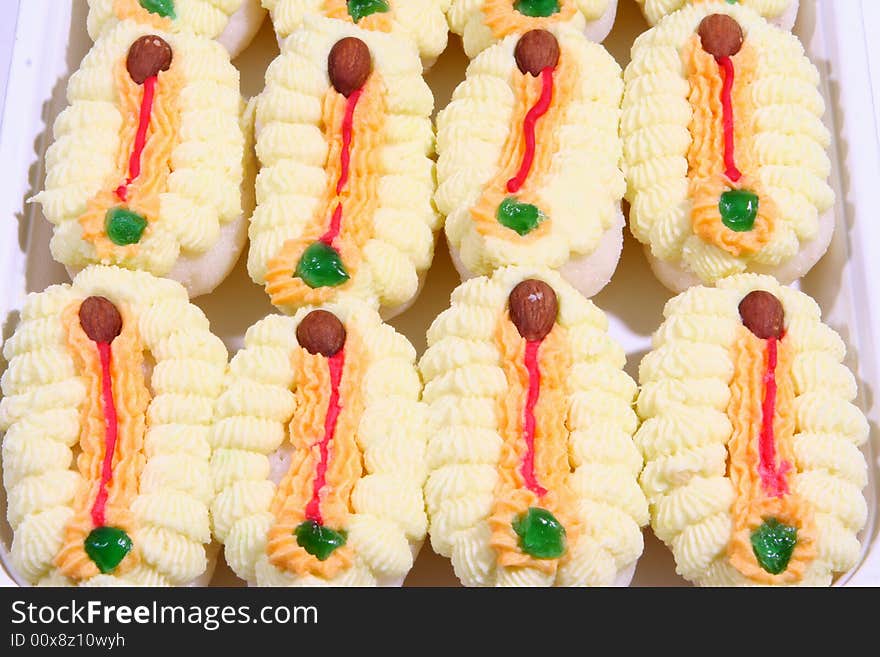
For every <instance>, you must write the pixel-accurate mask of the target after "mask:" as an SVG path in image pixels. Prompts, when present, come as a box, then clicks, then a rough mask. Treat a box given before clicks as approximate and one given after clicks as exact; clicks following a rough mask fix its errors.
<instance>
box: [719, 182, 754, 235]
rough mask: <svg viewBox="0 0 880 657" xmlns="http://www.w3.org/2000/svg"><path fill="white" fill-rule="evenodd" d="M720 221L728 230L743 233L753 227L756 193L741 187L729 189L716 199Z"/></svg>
mask: <svg viewBox="0 0 880 657" xmlns="http://www.w3.org/2000/svg"><path fill="white" fill-rule="evenodd" d="M718 211H719V212H720V213H721V222H722V223H723V224H724V225H725V226H727V227H728V228H729V229H730V230H732V231H735V232H737V233H745V232H748V231H750V230H752V228H754V227H755V218H756V217H757V216H758V195H757V194H755V193H754V192H748V191H746V190H743V189H731V190H728V191H726V192H724V193H723V194H722V195H721V199H720V200H719V201H718Z"/></svg>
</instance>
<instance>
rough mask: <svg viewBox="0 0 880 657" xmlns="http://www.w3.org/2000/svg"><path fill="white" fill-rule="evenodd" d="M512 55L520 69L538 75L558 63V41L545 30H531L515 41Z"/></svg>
mask: <svg viewBox="0 0 880 657" xmlns="http://www.w3.org/2000/svg"><path fill="white" fill-rule="evenodd" d="M513 56H514V58H515V59H516V65H517V66H518V67H519V70H520V71H522V72H523V73H531V74H532V75H534V76H535V77H538V76H539V75H541V71H543V70H544V69H545V68H555V67H556V65H557V64H558V63H559V42H558V41H557V40H556V37H555V36H553V35H552V34H551V33H550V32H548V31H547V30H531V31H529V32H526V33H525V34H523V35H522V37H521V38H520V40H519V41H518V42H517V44H516V48H515V49H514V51H513Z"/></svg>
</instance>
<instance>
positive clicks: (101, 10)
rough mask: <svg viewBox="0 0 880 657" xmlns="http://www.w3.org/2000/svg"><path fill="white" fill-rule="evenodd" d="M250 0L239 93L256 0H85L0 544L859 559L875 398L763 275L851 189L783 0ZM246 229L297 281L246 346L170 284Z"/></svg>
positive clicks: (124, 576)
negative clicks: (611, 297) (839, 184)
mask: <svg viewBox="0 0 880 657" xmlns="http://www.w3.org/2000/svg"><path fill="white" fill-rule="evenodd" d="M263 5H264V8H265V9H267V10H268V11H269V14H270V16H271V19H272V21H273V26H274V27H275V30H276V33H277V34H278V37H279V40H280V41H281V54H280V55H279V56H278V58H277V59H276V60H275V61H274V62H272V64H271V65H270V66H269V68H268V70H267V72H266V85H265V89H264V91H263V92H262V93H261V94H260V96H259V97H258V98H256V99H253V100H252V101H251V102H249V103H245V102H244V101H243V100H242V98H241V96H240V92H239V77H238V72H237V70H236V69H235V68H234V67H233V66H232V64H231V63H230V60H229V56H230V51H231V52H233V53H234V52H236V51H237V50H239V49H240V48H241V47H243V46H244V45H245V44H246V42H247V40H248V39H249V38H250V37H251V36H252V35H253V33H254V32H255V31H256V29H257V28H258V27H259V22H260V20H261V19H262V10H261V9H260V7H258V6H257V4H256V2H254V1H253V0H244V1H242V0H112V1H111V0H90V13H89V32H90V34H91V35H92V36H93V37H94V38H95V39H96V43H95V45H94V47H93V48H92V50H91V51H90V52H89V54H88V55H87V56H86V58H85V59H84V61H83V63H82V65H81V67H80V69H79V70H78V71H77V72H76V73H75V74H74V75H73V76H72V77H71V80H70V83H69V86H68V99H69V102H70V105H69V107H68V108H67V109H65V110H64V112H62V114H61V115H59V117H58V119H57V121H56V123H55V126H54V135H55V141H54V143H53V144H52V146H51V147H50V148H49V150H48V152H47V156H46V160H47V176H46V185H45V189H44V191H42V192H41V193H40V194H38V195H37V197H36V200H37V201H38V202H40V203H41V204H42V206H43V209H44V213H45V214H46V217H47V218H48V219H49V220H50V221H51V222H52V223H53V224H54V225H55V231H54V236H53V238H52V243H51V249H52V254H53V256H54V257H55V258H57V259H58V260H59V261H60V262H62V263H63V264H65V265H66V266H67V268H68V270H69V271H70V273H71V275H72V277H73V282H72V284H70V285H59V286H53V287H51V288H49V289H48V290H46V291H45V292H43V293H41V294H36V295H31V296H30V297H29V298H28V300H27V303H26V305H25V308H24V309H23V311H22V322H21V324H20V326H19V327H18V329H17V330H16V333H15V335H14V336H13V337H12V338H11V339H10V340H8V341H7V342H6V343H5V345H4V356H5V358H6V359H7V360H8V361H9V367H8V368H7V370H6V372H5V373H4V375H3V378H2V391H3V399H2V401H0V428H2V429H3V430H4V431H5V437H4V440H3V463H4V469H3V475H4V486H5V487H6V490H7V494H8V518H9V522H10V525H11V526H12V528H13V530H14V539H13V544H12V549H11V554H12V562H13V567H14V570H15V573H16V575H17V576H18V577H20V578H21V579H22V580H23V581H27V582H30V583H36V584H47V585H53V584H79V585H111V584H129V585H130V584H139V585H202V584H205V583H206V582H207V581H208V580H209V579H210V577H211V573H212V571H213V566H214V562H215V560H216V557H217V552H218V550H219V548H220V546H221V545H222V546H223V550H224V557H225V559H226V561H227V563H228V564H229V565H230V566H231V568H232V569H233V570H234V572H235V573H236V574H237V575H238V576H239V577H241V578H242V579H244V580H245V581H247V582H248V583H249V584H252V585H260V586H276V585H325V584H330V585H381V586H389V585H390V586H394V585H400V584H401V583H402V582H403V579H404V578H405V577H406V574H407V573H408V571H409V569H410V568H411V567H412V564H413V561H414V559H415V557H416V555H417V554H418V551H419V549H420V548H421V545H422V543H423V541H424V539H425V538H426V536H430V541H431V546H432V548H433V549H434V550H435V551H436V552H437V553H439V554H441V555H444V556H446V557H449V558H450V559H451V561H452V565H453V567H454V569H455V572H456V575H457V576H458V577H459V579H460V580H461V581H462V582H463V583H464V584H466V585H476V586H488V585H498V586H510V585H514V586H525V585H531V586H549V585H560V586H582V585H613V584H617V585H626V584H628V583H629V580H630V579H631V578H632V575H633V572H634V569H635V566H636V563H637V560H638V558H639V556H640V555H641V553H642V550H643V543H642V529H641V528H642V527H643V526H645V525H647V524H648V523H650V524H651V526H652V528H653V530H654V532H655V533H656V534H657V536H658V537H659V538H661V539H662V540H663V541H664V542H665V543H666V544H667V545H669V547H670V549H671V550H672V551H673V554H674V556H675V559H676V565H677V571H678V572H679V573H680V574H681V575H682V576H684V577H686V578H687V579H689V580H691V581H693V582H696V583H699V584H705V585H732V584H770V585H777V584H806V585H827V584H829V583H831V581H832V579H833V577H834V575H835V573H840V572H842V571H845V570H847V569H848V568H850V567H851V566H852V565H854V564H855V563H856V562H857V560H858V557H859V552H860V544H859V539H858V536H857V535H858V533H859V531H860V530H861V528H862V527H863V526H864V524H865V522H866V515H867V511H866V505H865V500H864V497H863V496H862V493H861V489H862V488H863V487H864V486H865V485H866V482H867V464H866V462H865V458H864V455H863V454H862V452H861V451H859V446H860V445H861V444H862V443H864V442H865V440H866V438H867V431H868V429H867V421H866V419H865V417H864V415H863V414H862V412H861V411H860V410H859V409H858V408H857V407H856V406H855V405H854V404H853V403H852V402H853V400H854V399H855V397H856V392H857V391H856V384H855V379H854V377H853V375H852V374H851V372H850V371H849V370H848V369H847V368H846V367H845V366H844V365H843V364H842V362H843V358H844V355H845V354H844V352H845V349H844V347H843V343H842V341H841V340H840V338H839V337H838V336H837V335H836V334H835V333H834V332H833V331H832V330H831V329H829V328H828V327H826V326H825V325H823V324H822V323H821V319H820V314H819V309H818V307H817V306H816V304H815V302H813V301H812V300H811V299H809V297H807V296H806V295H804V294H802V293H800V292H796V291H795V290H793V289H790V288H787V287H785V286H784V284H787V283H789V282H792V281H794V280H796V279H797V278H799V277H800V276H802V275H803V274H804V273H806V272H807V271H808V270H809V269H810V268H811V267H812V265H813V264H814V263H815V262H816V261H817V260H818V259H819V258H820V257H821V256H822V254H823V253H824V251H825V250H826V249H827V247H828V243H829V241H830V238H831V232H832V229H833V224H834V220H833V216H832V215H831V214H830V208H831V206H832V204H833V201H834V198H833V193H832V192H831V189H830V187H829V186H828V184H827V179H828V177H829V174H830V161H829V159H828V156H827V154H826V149H827V148H828V146H829V143H830V136H829V134H828V131H827V130H826V129H825V127H824V125H823V124H822V120H821V117H822V114H823V111H824V106H823V101H822V96H821V94H820V93H819V91H818V84H819V75H818V72H817V70H816V69H815V67H814V66H813V65H812V64H811V63H810V62H809V60H808V59H807V58H806V56H805V55H804V51H803V47H802V46H801V44H800V43H799V42H798V40H797V39H796V38H795V37H794V36H792V35H791V34H790V33H788V32H786V31H784V30H783V29H780V28H779V27H776V26H773V25H771V24H770V23H769V22H768V21H767V20H766V19H773V20H774V21H776V22H777V23H778V24H781V25H784V26H787V27H790V24H791V22H792V21H793V16H794V12H796V8H797V2H790V1H789V2H782V1H779V0H760V1H759V0H752V1H751V2H742V3H731V2H721V1H720V0H715V1H709V2H693V3H687V2H682V1H681V0H677V1H672V2H667V1H663V2H661V1H659V0H658V1H654V0H645V2H644V3H643V5H644V7H643V8H644V10H645V13H646V16H647V17H648V19H649V21H651V22H652V23H653V22H657V25H656V27H653V28H652V29H650V30H649V31H647V32H646V33H645V34H643V35H642V36H640V37H639V38H638V39H637V40H636V42H635V44H634V46H633V51H632V61H631V63H630V64H629V65H628V67H627V68H626V70H625V71H622V70H621V68H620V67H619V66H618V64H617V63H616V62H615V61H614V59H613V58H612V57H611V56H610V55H609V54H608V52H607V51H606V50H605V49H604V48H603V47H602V46H601V45H600V44H599V43H598V42H599V41H601V39H603V38H604V36H605V35H607V33H608V30H610V27H611V24H612V23H613V19H614V15H615V11H616V2H615V0H517V1H516V2H500V1H496V0H418V1H416V0H409V1H407V2H403V1H402V0H349V1H348V2H343V1H342V0H264V1H263ZM762 15H763V17H762ZM450 27H451V29H452V30H453V31H454V32H456V33H458V34H460V35H461V36H462V39H463V43H464V47H465V51H466V52H467V54H468V55H469V56H470V57H472V61H471V62H470V65H469V66H468V69H467V72H466V76H465V80H464V81H463V82H462V83H461V84H460V85H459V87H458V88H457V89H456V90H455V92H454V94H453V98H452V100H451V102H450V104H449V105H448V106H447V107H446V108H445V109H443V110H442V111H440V112H439V114H438V116H437V122H436V132H435V128H434V125H433V124H432V121H431V114H432V112H433V109H434V107H433V106H434V100H433V95H432V92H431V90H430V88H429V87H428V85H427V84H426V83H425V80H424V78H423V77H422V76H423V72H424V70H425V69H426V68H427V67H428V66H430V65H431V64H432V63H433V61H434V60H435V59H436V58H437V56H438V55H439V54H440V53H441V52H442V51H443V49H444V48H445V46H446V39H447V32H448V29H449V28H450ZM224 46H225V47H224ZM254 155H255V156H256V157H254ZM623 199H626V200H627V201H628V202H629V206H630V207H629V211H628V216H629V225H630V230H631V231H632V233H633V235H634V236H635V237H636V238H637V239H638V240H640V241H641V242H643V243H644V244H645V249H646V253H647V256H648V259H649V260H650V262H651V265H652V268H653V269H654V271H655V273H656V274H657V276H658V278H659V279H660V280H661V281H662V282H663V283H664V284H666V285H667V286H668V287H669V288H671V289H673V290H675V291H676V292H682V291H683V293H682V294H680V295H679V296H677V297H675V298H674V299H672V300H671V301H670V302H669V303H668V304H667V307H666V310H665V313H664V317H665V321H664V322H663V324H662V325H661V326H660V328H659V329H658V331H657V332H656V334H655V336H654V344H653V350H652V351H651V352H650V353H649V354H647V355H646V356H645V357H644V358H643V360H642V362H641V365H640V368H639V382H638V385H637V384H636V382H635V381H633V380H632V379H631V378H630V377H629V376H628V375H627V374H626V373H625V372H624V369H623V368H624V365H625V361H626V357H625V354H624V352H623V350H622V348H621V347H620V346H619V345H618V344H617V343H616V342H615V341H614V340H613V339H612V338H611V337H610V336H609V334H608V322H607V319H606V318H605V316H604V314H603V313H602V311H600V310H599V309H598V308H597V307H596V306H595V305H594V304H592V302H590V301H589V300H588V298H589V297H591V296H593V295H594V294H595V293H596V292H598V291H599V290H600V289H602V288H603V287H604V286H605V285H606V284H607V283H608V282H609V280H610V279H611V277H612V275H613V272H614V270H615V268H616V266H617V261H618V259H619V257H620V252H621V246H622V236H623V233H622V231H623V226H624V223H625V217H624V212H623V208H622V207H621V204H622V200H623ZM441 228H443V229H444V230H445V232H446V237H447V243H448V245H449V248H450V252H451V255H452V258H453V261H454V263H455V266H456V268H457V269H458V271H459V273H460V275H461V278H462V281H464V282H463V283H462V284H461V286H460V287H459V288H457V289H456V290H455V292H454V293H453V295H452V299H451V306H450V308H449V309H448V310H446V311H444V312H443V313H441V314H440V315H439V316H438V317H437V318H436V319H435V320H434V322H433V323H432V325H431V327H430V329H429V331H428V335H427V339H428V349H427V351H426V352H425V353H424V354H423V355H422V357H421V358H420V359H417V357H416V353H415V350H414V349H413V347H412V345H411V344H410V343H409V342H408V341H407V340H406V339H405V338H404V337H403V336H401V335H399V334H397V333H396V332H395V331H394V330H393V329H392V328H391V327H390V326H388V325H387V324H384V323H383V319H387V318H388V317H391V316H393V315H395V314H397V313H400V312H402V311H403V310H405V309H406V308H407V307H408V306H409V304H411V303H412V302H413V300H414V299H415V298H416V296H417V295H418V293H419V291H420V290H421V288H422V285H423V282H424V277H425V274H426V272H427V270H428V268H429V267H430V264H431V261H432V258H433V252H434V243H435V238H436V233H437V232H438V231H439V230H440V229H441ZM248 238H249V239H248ZM246 243H248V244H249V250H248V255H247V266H248V267H247V268H248V273H249V275H250V276H251V278H252V279H253V280H254V282H255V283H257V284H259V285H261V286H263V287H264V288H265V291H266V293H267V294H268V296H269V298H270V300H271V302H272V303H273V305H274V306H275V307H276V308H277V309H278V310H280V311H281V313H282V314H279V315H270V316H268V317H266V318H265V319H263V320H261V321H259V322H257V323H256V324H255V325H254V326H252V327H251V328H250V329H249V330H248V332H247V335H246V336H245V346H244V348H243V349H242V350H240V351H239V352H238V353H237V354H235V355H234V356H233V357H232V359H231V361H230V360H229V357H228V353H227V351H226V348H225V347H224V346H223V344H222V343H221V342H220V341H219V340H218V339H217V338H216V337H214V336H212V335H211V333H210V328H209V325H208V320H207V318H206V317H205V316H204V314H203V313H202V312H201V311H200V310H199V309H198V308H197V307H196V306H194V305H192V304H191V303H190V301H189V299H190V298H192V297H194V296H197V295H199V294H204V293H208V292H210V291H212V290H213V289H214V288H215V287H216V286H217V285H218V284H219V283H220V281H222V280H223V278H225V276H226V275H227V274H228V273H229V271H230V270H231V268H232V267H233V265H234V264H235V262H236V261H237V259H238V257H239V255H240V254H241V252H242V251H243V249H244V246H245V244H246ZM770 274H772V276H771V275H770ZM162 277H164V278H162Z"/></svg>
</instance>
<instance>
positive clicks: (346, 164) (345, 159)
mask: <svg viewBox="0 0 880 657" xmlns="http://www.w3.org/2000/svg"><path fill="white" fill-rule="evenodd" d="M363 93H364V90H363V89H362V88H361V89H358V90H357V91H355V92H354V93H352V94H351V95H350V96H349V97H348V104H347V105H346V106H345V118H343V120H342V164H341V166H340V167H339V181H338V182H337V183H336V193H337V194H341V193H342V190H343V189H345V185H346V184H347V183H348V173H349V169H350V163H351V139H352V133H353V132H354V110H355V108H356V107H357V104H358V101H359V100H360V99H361V96H362V95H363Z"/></svg>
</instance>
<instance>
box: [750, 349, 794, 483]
mask: <svg viewBox="0 0 880 657" xmlns="http://www.w3.org/2000/svg"><path fill="white" fill-rule="evenodd" d="M777 347H778V341H777V339H776V338H768V339H767V370H766V371H765V372H764V401H763V402H762V403H761V434H760V436H759V439H758V452H759V454H760V465H759V466H758V472H759V474H760V475H761V484H762V485H763V487H764V491H765V492H766V493H767V494H768V495H770V496H772V497H782V496H783V495H785V494H786V493H788V480H787V479H786V474H787V473H788V471H789V470H790V469H791V464H790V463H788V462H787V461H783V462H782V463H780V464H779V467H777V466H776V440H775V436H774V434H773V416H774V415H775V414H776V365H777V362H778V357H777Z"/></svg>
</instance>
